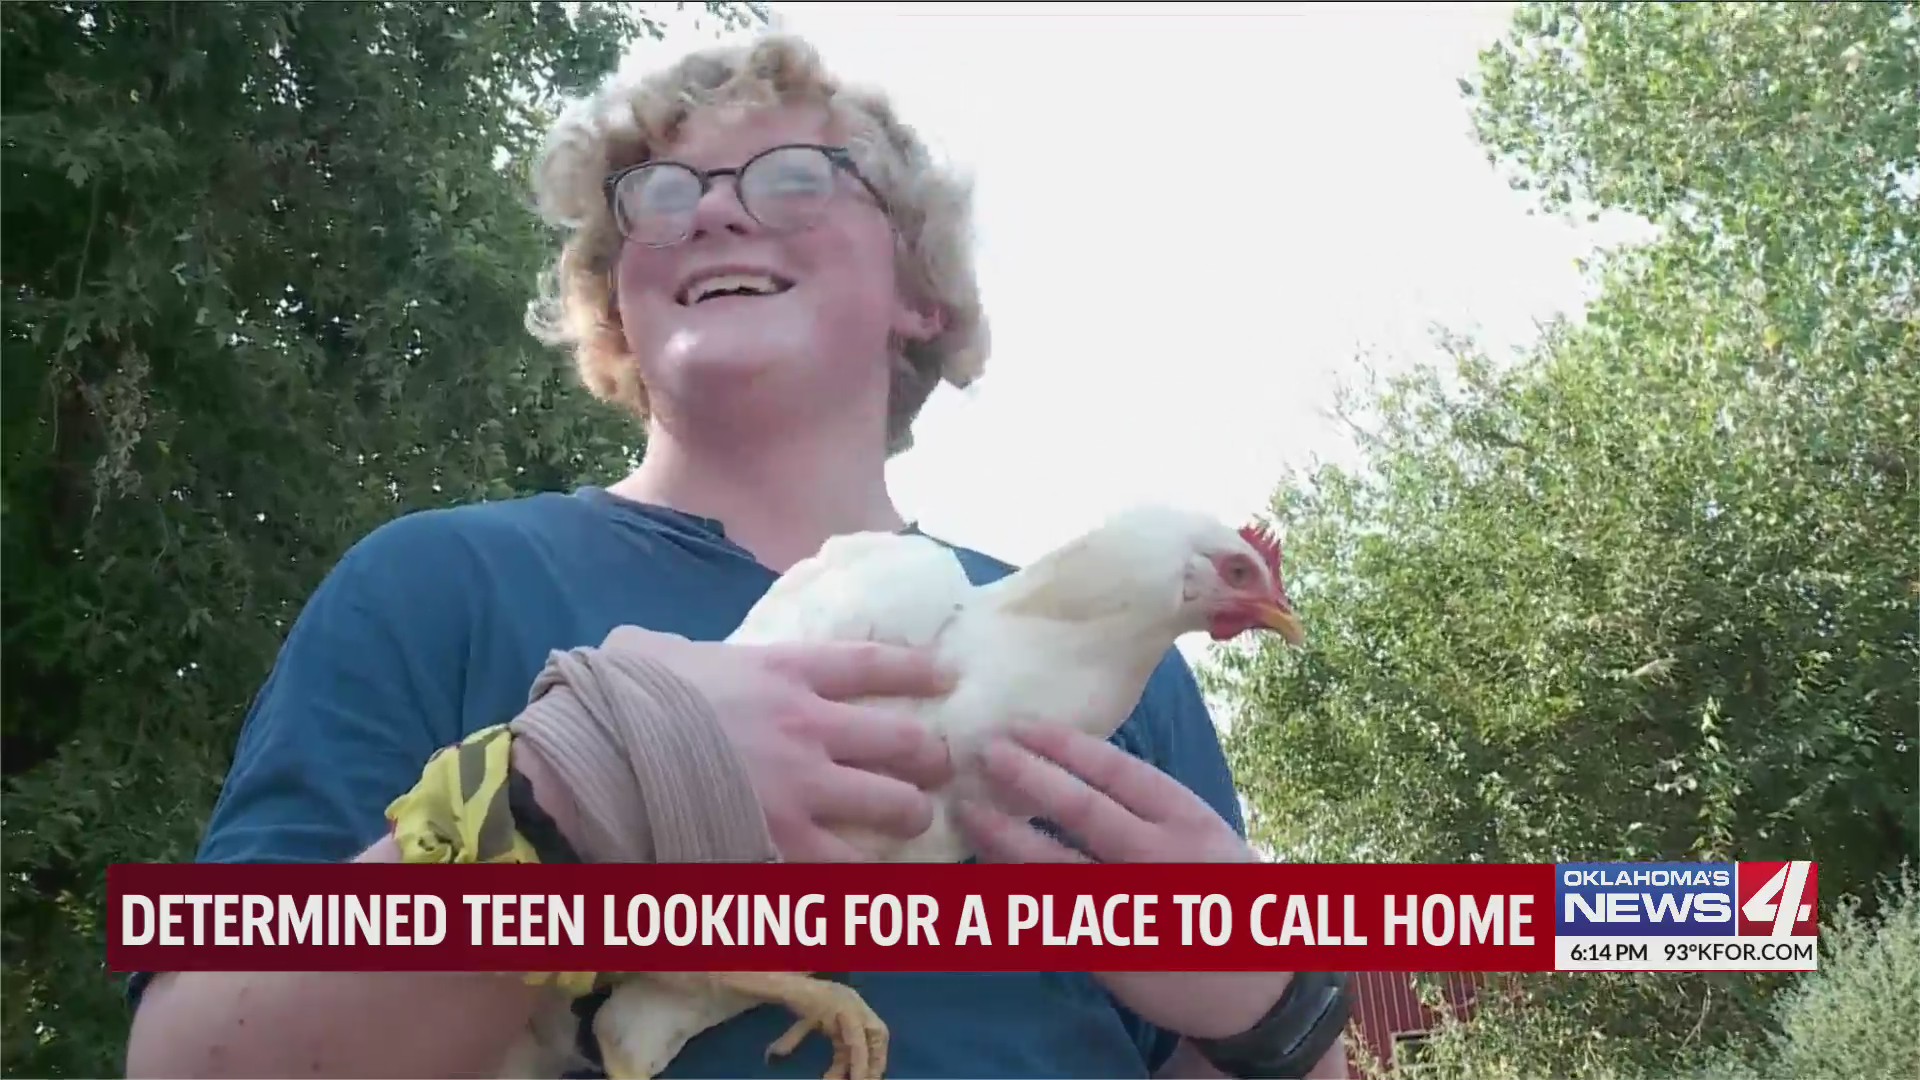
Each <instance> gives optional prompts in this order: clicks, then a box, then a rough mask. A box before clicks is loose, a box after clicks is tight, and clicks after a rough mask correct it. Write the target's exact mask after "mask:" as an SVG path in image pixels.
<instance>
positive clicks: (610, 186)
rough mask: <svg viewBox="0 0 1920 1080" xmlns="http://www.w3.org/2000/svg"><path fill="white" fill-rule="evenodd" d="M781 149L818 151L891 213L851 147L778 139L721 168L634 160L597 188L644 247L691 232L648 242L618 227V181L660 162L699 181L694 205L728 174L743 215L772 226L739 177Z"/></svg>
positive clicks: (682, 239) (609, 208)
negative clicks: (749, 202)
mask: <svg viewBox="0 0 1920 1080" xmlns="http://www.w3.org/2000/svg"><path fill="white" fill-rule="evenodd" d="M782 150H815V151H818V152H819V153H820V154H822V155H823V156H825V157H826V159H827V161H828V163H829V164H831V165H832V166H833V167H834V168H836V169H839V170H841V171H842V172H845V173H846V174H847V175H848V176H851V177H853V178H854V179H855V180H858V181H860V186H861V187H863V188H866V189H867V194H869V195H872V196H873V201H874V202H876V203H878V204H879V206H880V212H881V213H883V214H886V215H887V216H888V217H889V218H891V217H892V213H891V212H890V211H889V210H888V208H887V199H886V196H884V195H881V194H880V189H879V188H876V187H874V186H873V181H871V180H869V179H867V176H866V174H865V173H863V172H861V171H860V163H859V162H857V161H855V160H853V152H852V151H851V150H848V149H847V148H846V147H844V146H827V145H824V144H821V143H781V144H780V145H779V146H769V147H767V148H766V149H765V150H762V151H760V152H759V153H757V154H755V155H753V156H752V157H750V158H748V159H747V160H745V161H743V162H741V163H740V164H738V165H731V166H727V167H725V168H719V169H702V168H700V167H699V166H697V165H689V164H687V163H686V162H684V161H675V160H673V159H671V158H655V159H653V160H650V161H642V162H638V163H636V164H633V165H629V166H627V167H626V168H624V169H620V170H619V171H617V172H615V173H613V174H612V175H610V176H608V177H607V178H606V179H605V180H604V181H602V182H601V191H602V193H603V194H604V195H605V196H606V200H607V213H609V214H612V215H613V223H614V227H615V228H618V229H620V234H621V235H622V236H624V237H626V239H628V240H633V242H634V243H636V244H642V245H644V246H646V247H653V248H664V247H672V246H673V245H675V244H679V243H684V242H685V241H686V239H687V237H689V236H691V235H693V228H692V223H691V222H689V223H688V228H687V231H686V232H683V233H681V234H680V236H678V237H677V238H675V239H673V240H668V241H665V242H663V243H649V242H648V241H645V240H635V239H634V238H633V237H632V236H631V235H629V234H628V233H627V230H626V229H624V228H621V226H620V221H621V214H620V205H619V191H620V182H621V181H622V180H625V179H626V178H627V177H628V176H630V175H632V174H633V173H636V172H639V171H641V170H642V169H650V168H654V167H656V166H660V165H671V166H673V167H675V168H678V169H684V170H686V171H687V172H690V173H692V174H693V177H694V179H695V180H698V181H699V182H700V195H699V197H698V198H696V199H695V200H694V206H695V207H698V206H699V204H700V199H704V198H706V197H707V192H709V191H712V190H713V183H714V181H715V180H718V179H719V178H721V177H723V176H731V177H733V178H734V184H733V197H734V198H736V199H739V200H740V208H741V209H742V210H745V211H746V212H747V216H749V217H751V218H753V220H755V221H757V222H759V223H760V225H761V227H762V228H767V229H773V228H774V226H772V225H768V224H767V223H766V222H764V221H760V215H758V214H756V213H754V212H753V207H751V206H748V205H747V200H746V198H745V197H743V196H742V195H741V194H740V180H739V178H740V175H741V174H742V173H744V172H746V171H747V170H748V169H751V168H753V166H754V163H755V162H757V161H759V160H760V159H761V158H764V157H767V156H768V155H770V154H777V153H779V152H780V151H782ZM808 227H810V226H801V229H803V230H804V229H806V228H808ZM775 231H778V232H791V231H796V230H787V229H776V230H775Z"/></svg>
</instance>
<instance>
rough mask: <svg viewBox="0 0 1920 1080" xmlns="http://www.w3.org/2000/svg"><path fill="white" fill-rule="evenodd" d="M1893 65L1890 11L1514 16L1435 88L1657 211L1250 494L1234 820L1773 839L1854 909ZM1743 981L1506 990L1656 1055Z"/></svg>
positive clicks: (1641, 981)
mask: <svg viewBox="0 0 1920 1080" xmlns="http://www.w3.org/2000/svg"><path fill="white" fill-rule="evenodd" d="M1917 85H1920V26H1917V25H1916V11H1915V8H1914V7H1913V6H1912V5H1910V4H1898V5H1890V4H1884V3H1856V4H1821V5H1798V4H1766V5H1673V6H1665V5H1638V4H1634V5H1621V4H1552V5H1530V6H1525V7H1523V8H1521V9H1520V10H1519V12H1518V13H1517V15H1516V17H1515V20H1514V23H1513V26H1512V29H1511V32H1510V33H1509V34H1508V35H1507V36H1506V38H1505V39H1504V40H1503V41H1502V42H1501V43H1500V44H1499V45H1498V46H1497V47H1495V48H1493V49H1491V50H1489V51H1488V52H1487V53H1486V54H1485V55H1484V56H1483V57H1482V60H1481V67H1480V72H1479V76H1478V78H1477V79H1476V80H1475V81H1473V82H1471V83H1467V84H1466V85H1465V90H1466V91H1467V93H1468V95H1469V97H1470V99H1471V101H1472V104H1473V108H1474V116H1475V120H1476V124H1477V130H1478V132H1479V136H1480V138H1481V140H1482V141H1483V144H1484V145H1485V146H1486V147H1487V149H1488V153H1489V158H1490V160H1492V161H1494V162H1496V163H1499V164H1501V165H1503V166H1505V167H1506V168H1508V169H1509V170H1511V173H1512V175H1513V176H1514V182H1515V183H1516V184H1517V185H1518V186H1520V187H1522V188H1524V189H1528V190H1531V191H1534V192H1537V193H1539V195H1540V197H1541V200H1542V202H1543V204H1544V205H1545V206H1546V207H1548V208H1550V209H1553V210H1556V211H1561V212H1571V213H1583V212H1584V213H1590V212H1595V211H1598V210H1603V209H1604V210H1621V211H1627V212H1631V213H1636V214H1640V215H1643V216H1644V217H1645V218H1647V219H1649V220H1650V221H1652V222H1653V223H1654V224H1656V225H1657V226H1658V228H1659V233H1660V235H1659V238H1658V239H1657V240H1655V241H1654V242H1652V243H1650V244H1647V245H1645V246H1641V247H1637V248H1629V249H1623V250H1619V251H1614V252H1608V253H1604V254H1603V255H1602V256H1601V257H1599V258H1598V259H1597V260H1596V262H1595V264H1594V269H1595V273H1596V274H1597V275H1598V277H1599V280H1600V282H1601V284H1602V290H1601V295H1600V298H1599V299H1598V300H1597V301H1596V303H1595V304H1594V305H1593V307H1592V309H1591V310H1590V311H1589V312H1587V313H1586V317H1585V319H1584V321H1568V322H1562V323H1560V324H1557V325H1555V326H1553V327H1551V328H1549V329H1548V331H1547V332H1546V333H1545V334H1544V335H1543V338H1542V340H1541V341H1540V342H1539V343H1538V344H1537V345H1536V346H1535V347H1534V348H1533V349H1532V350H1531V351H1530V353H1528V354H1527V355H1526V356H1524V357H1522V358H1521V359H1519V360H1518V361H1517V362H1515V363H1512V364H1508V365H1500V364H1495V363H1493V362H1491V361H1490V360H1489V359H1488V358H1486V357H1484V356H1481V355H1479V354H1478V353H1477V352H1476V350H1475V349H1474V348H1473V346H1472V345H1471V343H1469V342H1464V341H1458V340H1449V341H1448V342H1447V346H1448V349H1449V350H1450V352H1451V354H1452V356H1453V357H1454V363H1453V364H1452V365H1450V367H1449V368H1448V369H1447V370H1445V371H1441V370H1429V371H1426V372H1423V373H1420V374H1416V375H1413V376H1409V377H1406V378H1402V379H1398V380H1395V381H1394V382H1393V383H1391V384H1390V385H1389V386H1388V388H1387V389H1386V391H1385V392H1384V393H1383V394H1381V395H1379V396H1378V397H1377V398H1376V399H1375V400H1373V401H1371V402H1365V403H1363V406H1362V410H1361V411H1362V413H1363V414H1364V415H1362V416H1361V417H1359V418H1358V419H1357V420H1356V423H1357V424H1358V425H1359V429H1360V432H1361V435H1360V439H1361V443H1362V450H1363V453H1364V460H1365V466H1366V467H1365V468H1364V469H1359V470H1339V469H1332V468H1328V469H1322V470H1319V471H1317V472H1315V473H1313V474H1310V475H1307V476H1303V477H1300V478H1297V479H1295V480H1292V481H1290V482H1289V483H1288V484H1286V485H1285V486H1284V487H1283V488H1282V490H1281V491H1280V492H1279V493H1278V495H1277V496H1276V500H1275V504H1274V509H1275V513H1276V515H1277V516H1278V517H1279V518H1280V519H1281V520H1282V521H1284V522H1285V523H1286V526H1287V549H1288V553H1289V562H1290V564H1291V565H1293V566H1295V567H1297V568H1298V569H1297V570H1296V571H1295V573H1296V574H1299V575H1301V577H1302V580H1301V583H1300V587H1299V589H1298V591H1299V593H1300V594H1301V604H1302V608H1303V611H1304V614H1305V616H1306V618H1307V619H1308V622H1309V625H1310V627H1311V628H1312V630H1311V632H1312V641H1311V644H1310V647H1309V648H1308V649H1307V650H1306V651H1305V652H1303V653H1300V654H1299V655H1298V656H1289V655H1284V654H1283V653H1282V652H1280V651H1277V650H1273V649H1267V650H1265V651H1262V652H1259V653H1256V654H1252V655H1247V656H1229V657H1223V658H1222V659H1221V661H1220V662H1219V664H1218V665H1217V668H1216V669H1215V670H1213V671H1210V672H1209V674H1208V682H1209V683H1210V684H1211V685H1212V688H1213V689H1215V690H1216V691H1224V692H1225V693H1226V694H1227V695H1229V696H1234V697H1237V698H1238V699H1239V700H1240V701H1241V703H1242V704H1241V715H1240V717H1239V718H1238V720H1237V721H1236V723H1235V724H1234V730H1233V733H1232V735H1231V737H1230V739H1229V744H1230V746H1229V749H1230V753H1231V755H1232V757H1233V760H1234V763H1235V765H1236V768H1237V770H1238V772H1239V775H1240V777H1241V778H1242V781H1243V783H1244V784H1245V786H1246V787H1247V788H1248V789H1249V791H1248V794H1249V798H1250V800H1251V802H1252V804H1253V818H1254V822H1255V829H1256V831H1257V832H1258V834H1259V835H1260V836H1261V838H1262V839H1263V840H1265V841H1267V842H1269V843H1271V844H1272V845H1274V847H1275V848H1276V849H1278V850H1279V851H1280V852H1282V853H1283V854H1284V855H1286V856H1287V857H1290V858H1322V859H1336V860H1337V859H1347V858H1368V859H1383V860H1398V859H1405V860H1435V861H1473V860H1487V861H1558V860H1571V859H1696V858H1718V859H1769V858H1776V857H1778V858H1786V857H1795V858H1805V857H1808V856H1812V857H1814V858H1816V859H1818V860H1820V862H1821V864H1822V866H1821V888H1822V895H1823V899H1834V898H1837V897H1840V896H1843V895H1851V896H1855V897H1857V898H1858V899H1859V900H1860V901H1861V902H1862V905H1863V910H1867V911H1871V910H1872V909H1873V905H1874V902H1875V899H1876V895H1875V889H1874V884H1873V883H1874V882H1876V881H1878V880H1881V879H1882V878H1883V877H1884V876H1885V875H1889V874H1892V873H1895V872H1896V871H1897V870H1898V869H1899V865H1900V860H1901V859H1902V858H1903V857H1904V856H1906V855H1908V854H1909V853H1910V852H1912V851H1913V850H1914V847H1915V844H1916V843H1917V842H1920V802H1916V799H1915V794H1914V780H1915V761H1916V758H1915V741H1916V736H1917V733H1916V716H1920V701H1916V685H1917V684H1916V671H1920V665H1917V664H1916V660H1920V633H1917V632H1916V622H1915V613H1916V599H1920V567H1916V565H1915V562H1914V548H1913V530H1914V523H1915V522H1916V521H1920V488H1916V476H1915V473H1916V469H1920V461H1916V457H1915V450H1916V445H1915V436H1914V432H1915V431H1916V430H1920V428H1917V427H1916V417H1920V303H1916V289H1917V288H1920V284H1917V283H1920V237H1916V235H1915V229H1914V223H1915V222H1916V221H1920V205H1917V204H1920V148H1917V147H1916V139H1917V138H1920V95H1916V94H1914V93H1913V87H1915V86H1917ZM1771 985H1772V980H1761V979H1744V978H1740V979H1710V978H1706V977H1700V978H1687V979H1648V978H1645V977H1639V976H1636V977H1634V978H1632V979H1628V980H1619V981H1611V982H1610V981H1608V980H1594V979H1582V980H1557V979H1547V980H1538V981H1536V985H1535V986H1534V990H1533V992H1536V993H1537V994H1539V995H1541V999H1542V1000H1544V1001H1547V1002H1552V1001H1556V1000H1557V1001H1559V1002H1561V1003H1562V1004H1566V1003H1567V1002H1570V1001H1573V1000H1575V999H1576V998H1578V999H1581V1000H1584V1001H1587V1002H1588V1003H1589V1004H1590V1005H1591V1006H1592V1007H1591V1008H1589V1009H1586V1011H1584V1012H1580V1013H1579V1014H1578V1021H1579V1022H1578V1023H1577V1024H1574V1025H1573V1027H1574V1028H1577V1029H1579V1030H1582V1031H1590V1032H1599V1033H1601V1034H1610V1035H1614V1036H1621V1037H1625V1038H1629V1039H1630V1040H1636V1041H1634V1042H1633V1045H1635V1046H1637V1047H1641V1048H1644V1049H1645V1051H1646V1053H1648V1054H1649V1055H1652V1056H1653V1057H1654V1058H1658V1057H1659V1056H1660V1055H1663V1054H1667V1053H1669V1052H1670V1051H1672V1050H1673V1049H1674V1048H1675V1047H1677V1046H1678V1045H1679V1044H1680V1043H1682V1042H1684V1041H1685V1039H1686V1038H1687V1036H1688V1033H1689V1032H1691V1031H1692V1030H1694V1028H1695V1025H1696V1021H1698V1020H1701V1019H1703V1018H1704V1025H1703V1027H1702V1028H1701V1030H1704V1031H1706V1032H1709V1033H1711V1032H1713V1031H1715V1030H1716V1027H1715V1025H1716V1024H1721V1023H1723V1022H1724V1023H1727V1024H1730V1023H1733V1020H1732V1019H1730V1017H1731V1016H1733V1015H1734V1014H1738V1015H1741V1016H1752V1015H1757V1013H1756V1012H1755V1008H1757V1004H1756V1001H1755V999H1756V998H1757V996H1758V995H1761V994H1763V993H1764V992H1766V991H1767V990H1768V989H1769V988H1770V986H1771ZM1723 1009H1724V1010H1730V1011H1727V1012H1722V1011H1720V1010H1723ZM1566 1015H1572V1014H1566ZM1539 1045H1541V1046H1543V1047H1545V1048H1546V1052H1547V1054H1548V1056H1547V1057H1546V1058H1544V1059H1543V1060H1542V1061H1541V1062H1539V1063H1536V1064H1541V1065H1544V1066H1545V1067H1547V1068H1549V1069H1552V1068H1553V1062H1554V1061H1555V1060H1556V1059H1555V1058H1553V1057H1552V1056H1551V1055H1552V1054H1553V1053H1555V1052H1563V1051H1564V1047H1562V1048H1561V1051H1554V1050H1553V1047H1554V1046H1555V1045H1556V1042H1555V1040H1545V1041H1543V1042H1541V1043H1540V1044H1539Z"/></svg>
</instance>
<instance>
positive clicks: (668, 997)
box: [594, 971, 887, 1080]
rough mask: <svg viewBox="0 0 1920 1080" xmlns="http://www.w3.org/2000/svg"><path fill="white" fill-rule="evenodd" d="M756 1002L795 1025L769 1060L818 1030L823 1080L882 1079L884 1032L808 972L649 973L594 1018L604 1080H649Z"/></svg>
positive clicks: (852, 993) (839, 991)
mask: <svg viewBox="0 0 1920 1080" xmlns="http://www.w3.org/2000/svg"><path fill="white" fill-rule="evenodd" d="M759 1002H772V1003H775V1004H779V1005H785V1006H786V1007H787V1008H788V1009H790V1010H792V1011H793V1013H794V1014H795V1015H796V1016H797V1017H798V1019H797V1020H796V1021H795V1022H794V1024H793V1026H792V1027H790V1028H788V1029H787V1031H786V1033H785V1034H784V1035H782V1036H780V1038H778V1039H776V1040H775V1041H774V1042H773V1044H772V1045H771V1046H769V1047H768V1048H767V1056H768V1057H769V1058H771V1057H774V1056H776V1055H786V1054H790V1053H792V1052H793V1051H794V1049H795V1048H796V1047H798V1046H799V1045H800V1043H801V1042H802V1041H804V1040H805V1039H806V1037H807V1036H808V1035H809V1034H811V1033H812V1032H813V1031H815V1030H818V1031H819V1032H820V1033H821V1034H822V1035H824V1036H826V1037H827V1038H828V1039H829V1040H831V1041H832V1042H833V1062H832V1064H830V1065H829V1066H828V1067H827V1071H826V1073H825V1074H824V1076H823V1078H822V1080H881V1077H882V1076H883V1075H884V1073H885V1072H886V1065H887V1025H886V1024H885V1023H884V1022H883V1021H882V1020H881V1019H880V1017H879V1015H878V1014H877V1013H875V1012H874V1011H873V1009H872V1008H870V1007H869V1006H868V1005H867V1003H866V1002H865V1001H864V1000H862V999H861V997H860V994H859V992H858V991H856V990H854V989H853V988H852V987H849V986H842V985H841V984H839V983H836V982H828V981H827V980H825V979H819V978H815V977H814V976H813V975H811V974H807V973H805V972H785V971H702V972H648V973H644V974H640V973H636V974H635V975H633V976H631V977H629V978H628V979H626V980H625V981H623V982H622V983H621V984H620V985H619V986H617V987H616V988H615V989H614V992H613V997H612V998H610V999H609V1000H608V1001H607V1002H606V1003H605V1005H603V1006H602V1007H601V1009H600V1010H599V1015H598V1016H597V1017H596V1018H595V1023H594V1034H595V1035H596V1036H597V1039H598V1042H599V1043H600V1056H601V1059H602V1062H603V1063H604V1065H605V1068H606V1073H607V1076H608V1077H609V1080H651V1078H652V1077H654V1076H656V1075H658V1074H659V1071H660V1070H661V1069H663V1068H665V1067H666V1065H667V1063H668V1062H670V1061H672V1060H673V1059H674V1057H676V1056H678V1054H679V1053H680V1050H681V1048H682V1047H684V1046H685V1045H686V1043H687V1040H689V1039H691V1038H692V1037H693V1036H695V1035H697V1034H699V1033H700V1032H702V1031H704V1030H706V1029H707V1028H710V1027H712V1026H714V1025H716V1024H719V1023H722V1022H724V1021H726V1020H728V1019H730V1018H732V1017H734V1016H737V1015H739V1014H740V1013H743V1012H745V1011H747V1010H748V1009H750V1008H752V1007H753V1006H754V1005H755V1004H756V1003H759ZM607 1006H613V1007H612V1008H608V1007H607Z"/></svg>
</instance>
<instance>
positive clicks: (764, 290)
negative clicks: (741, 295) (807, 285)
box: [685, 274, 781, 304]
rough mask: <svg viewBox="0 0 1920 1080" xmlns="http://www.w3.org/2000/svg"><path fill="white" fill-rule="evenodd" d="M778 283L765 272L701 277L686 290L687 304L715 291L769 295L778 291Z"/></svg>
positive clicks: (697, 301) (702, 298) (709, 295)
mask: <svg viewBox="0 0 1920 1080" xmlns="http://www.w3.org/2000/svg"><path fill="white" fill-rule="evenodd" d="M780 291H781V288H780V283H779V282H777V281H775V280H773V278H771V277H768V276H766V275H765V274H719V275H716V276H714V277H710V278H702V279H701V280H699V281H697V282H695V283H694V284H693V287H692V288H690V289H688V290H687V298H686V300H685V302H686V303H688V304H697V303H699V302H700V301H702V300H705V299H707V298H709V297H711V296H713V295H714V294H715V293H723V292H750V293H753V294H754V295H756V296H771V295H773V294H774V293H777V292H780Z"/></svg>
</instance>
